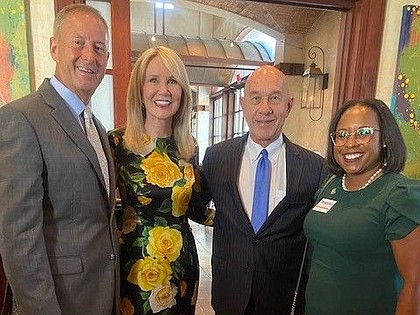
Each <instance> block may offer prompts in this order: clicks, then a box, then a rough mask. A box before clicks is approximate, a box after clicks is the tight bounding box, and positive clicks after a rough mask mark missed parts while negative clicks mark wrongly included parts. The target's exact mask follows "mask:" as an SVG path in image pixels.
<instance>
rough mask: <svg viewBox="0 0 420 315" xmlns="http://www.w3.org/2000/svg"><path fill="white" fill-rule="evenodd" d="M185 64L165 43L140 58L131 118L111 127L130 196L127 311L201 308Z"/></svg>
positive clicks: (123, 224)
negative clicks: (119, 126) (193, 226)
mask: <svg viewBox="0 0 420 315" xmlns="http://www.w3.org/2000/svg"><path fill="white" fill-rule="evenodd" d="M190 121H191V92H190V87H189V82H188V78H187V74H186V70H185V67H184V65H183V63H182V61H181V59H180V58H179V57H178V55H177V54H176V53H175V52H173V51H172V50H170V49H169V48H165V47H157V48H151V49H148V50H147V51H145V52H144V53H143V54H142V55H141V56H140V58H139V59H138V60H137V62H136V64H135V66H134V69H133V72H132V74H131V78H130V83H129V87H128V95H127V125H126V128H122V129H116V130H113V131H111V132H110V133H109V139H110V142H111V147H112V148H113V150H114V154H115V163H116V170H117V173H118V174H117V176H118V188H119V192H120V195H121V200H122V211H121V215H120V218H119V223H120V224H119V228H120V229H121V306H122V314H124V315H133V314H136V315H138V314H165V315H168V314H194V311H195V304H196V299H197V291H198V278H199V266H198V257H197V250H196V246H195V242H194V238H193V235H192V233H191V229H190V226H189V224H188V220H187V214H188V213H187V212H188V207H189V201H190V199H191V197H192V195H193V190H194V188H193V186H194V187H195V185H194V184H197V183H195V181H196V180H195V176H194V166H193V161H194V158H195V154H194V153H195V152H196V144H195V141H194V139H193V137H192V136H191V132H190Z"/></svg>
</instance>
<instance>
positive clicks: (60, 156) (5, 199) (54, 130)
mask: <svg viewBox="0 0 420 315" xmlns="http://www.w3.org/2000/svg"><path fill="white" fill-rule="evenodd" d="M96 125H97V127H98V132H99V134H100V138H101V141H102V145H103V147H104V150H105V154H106V156H107V159H108V166H109V171H110V184H111V186H110V187H111V196H110V197H108V196H107V193H106V188H105V185H104V179H103V176H102V173H101V170H100V166H99V162H98V160H97V158H96V154H95V151H94V149H93V147H92V146H91V145H90V143H89V141H88V139H87V137H86V135H85V133H84V132H83V130H82V128H81V127H80V125H79V124H78V122H77V120H76V119H75V118H74V116H73V115H72V113H71V112H70V110H69V108H68V107H67V106H66V104H65V102H64V100H63V99H62V98H61V97H60V96H59V95H58V94H57V92H56V91H55V90H54V89H53V88H52V86H51V85H50V83H49V80H48V79H46V80H44V82H43V83H42V85H41V86H40V88H39V89H38V91H36V92H34V93H32V94H30V95H28V96H25V97H24V98H22V99H19V100H17V101H14V102H11V103H10V104H8V105H5V106H3V107H1V108H0V130H1V132H0V200H1V201H0V255H1V256H2V259H3V264H4V269H5V273H6V276H7V278H8V280H9V283H10V285H11V288H12V291H13V294H14V297H15V299H16V301H17V304H18V308H19V313H20V314H21V315H49V314H69V315H75V314H94V315H110V314H112V313H113V312H114V311H115V309H114V308H115V307H116V305H118V303H117V302H116V301H114V300H115V298H116V297H117V296H116V294H117V293H118V283H119V280H118V270H119V267H118V261H119V260H118V251H117V245H116V240H117V238H116V228H115V220H114V213H113V209H114V199H115V196H114V191H115V174H114V167H113V162H112V157H111V151H110V148H109V143H108V140H107V137H106V133H105V130H104V128H103V127H102V126H100V123H99V122H98V121H96Z"/></svg>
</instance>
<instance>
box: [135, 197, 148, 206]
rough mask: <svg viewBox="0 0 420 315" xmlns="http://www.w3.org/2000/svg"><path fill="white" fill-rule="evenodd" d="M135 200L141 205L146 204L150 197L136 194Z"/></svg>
mask: <svg viewBox="0 0 420 315" xmlns="http://www.w3.org/2000/svg"><path fill="white" fill-rule="evenodd" d="M137 200H138V201H139V202H140V204H141V205H142V206H147V205H148V204H150V203H151V202H152V198H149V197H146V196H138V197H137Z"/></svg>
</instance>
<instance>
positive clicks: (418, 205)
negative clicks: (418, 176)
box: [385, 179, 420, 240]
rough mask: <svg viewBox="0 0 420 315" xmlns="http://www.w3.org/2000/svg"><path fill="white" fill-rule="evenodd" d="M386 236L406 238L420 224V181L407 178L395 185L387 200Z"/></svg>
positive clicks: (388, 238) (392, 238)
mask: <svg viewBox="0 0 420 315" xmlns="http://www.w3.org/2000/svg"><path fill="white" fill-rule="evenodd" d="M387 205H388V209H387V212H386V214H385V237H386V239H387V240H397V239H401V238H404V237H405V236H406V235H407V234H409V233H410V232H411V231H412V230H414V229H415V228H416V227H417V226H418V225H420V181H418V180H410V179H405V180H404V181H401V182H399V183H397V184H396V185H395V188H394V189H393V190H392V191H391V193H390V194H389V196H388V200H387Z"/></svg>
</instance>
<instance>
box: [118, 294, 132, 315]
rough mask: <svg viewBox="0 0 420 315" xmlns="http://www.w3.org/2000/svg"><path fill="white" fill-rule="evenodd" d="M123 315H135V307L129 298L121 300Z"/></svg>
mask: <svg viewBox="0 0 420 315" xmlns="http://www.w3.org/2000/svg"><path fill="white" fill-rule="evenodd" d="M121 315H134V306H133V304H131V302H130V300H129V299H127V298H123V299H122V300H121Z"/></svg>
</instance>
